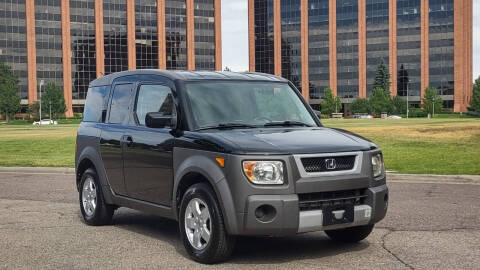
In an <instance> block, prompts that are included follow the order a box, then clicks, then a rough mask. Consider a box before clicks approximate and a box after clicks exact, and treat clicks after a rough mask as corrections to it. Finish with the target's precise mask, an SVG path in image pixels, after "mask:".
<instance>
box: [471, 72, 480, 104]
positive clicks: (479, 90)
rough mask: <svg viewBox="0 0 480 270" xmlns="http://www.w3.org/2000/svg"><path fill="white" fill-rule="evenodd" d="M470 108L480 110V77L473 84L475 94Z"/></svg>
mask: <svg viewBox="0 0 480 270" xmlns="http://www.w3.org/2000/svg"><path fill="white" fill-rule="evenodd" d="M470 109H472V110H474V111H476V112H480V77H478V79H476V80H475V83H474V84H473V96H472V100H470Z"/></svg>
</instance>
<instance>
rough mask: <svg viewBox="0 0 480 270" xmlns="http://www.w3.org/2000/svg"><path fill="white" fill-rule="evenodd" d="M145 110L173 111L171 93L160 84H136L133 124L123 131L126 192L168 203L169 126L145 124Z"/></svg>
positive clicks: (170, 174) (171, 139) (170, 176)
mask: <svg viewBox="0 0 480 270" xmlns="http://www.w3.org/2000/svg"><path fill="white" fill-rule="evenodd" d="M149 112H162V113H164V114H165V115H174V114H175V109H174V102H173V93H172V91H171V89H170V88H169V87H168V86H166V85H163V84H140V85H138V86H137V92H136V99H135V106H134V110H133V119H134V120H135V121H134V124H133V125H131V126H130V127H128V128H127V129H126V131H125V134H124V139H125V141H126V143H125V148H124V174H125V185H126V189H127V193H128V196H129V197H131V198H135V199H138V200H142V201H147V202H152V203H156V204H161V205H167V206H169V205H171V200H172V185H173V156H172V155H173V144H174V137H173V135H172V128H171V127H165V128H149V127H146V126H145V116H146V114H147V113H149Z"/></svg>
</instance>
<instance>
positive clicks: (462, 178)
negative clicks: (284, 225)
mask: <svg viewBox="0 0 480 270" xmlns="http://www.w3.org/2000/svg"><path fill="white" fill-rule="evenodd" d="M1 172H15V173H33V174H41V173H54V174H75V169H74V168H58V167H0V173H1ZM387 179H388V181H394V182H416V183H422V182H424V183H432V182H437V183H455V184H480V175H436V174H401V173H393V172H387Z"/></svg>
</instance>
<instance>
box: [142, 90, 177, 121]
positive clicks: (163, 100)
mask: <svg viewBox="0 0 480 270" xmlns="http://www.w3.org/2000/svg"><path fill="white" fill-rule="evenodd" d="M173 107H174V105H173V96H172V91H171V90H170V88H169V87H168V86H165V85H155V84H150V85H148V84H147V85H141V86H140V89H139V90H138V96H137V104H136V106H135V115H136V117H137V119H138V123H139V124H140V125H142V126H145V117H146V116H147V113H149V112H160V113H162V114H163V115H165V116H167V115H173V114H174V108H173Z"/></svg>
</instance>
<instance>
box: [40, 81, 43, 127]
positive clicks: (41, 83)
mask: <svg viewBox="0 0 480 270" xmlns="http://www.w3.org/2000/svg"><path fill="white" fill-rule="evenodd" d="M42 86H43V80H40V125H41V124H42Z"/></svg>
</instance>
